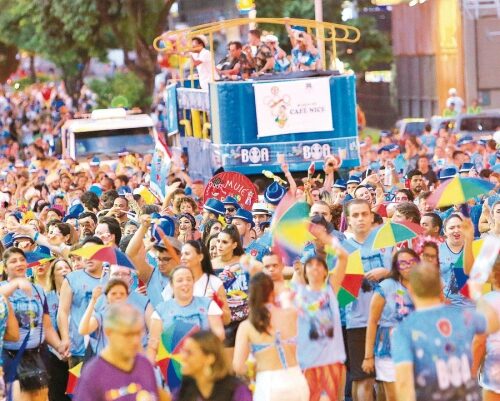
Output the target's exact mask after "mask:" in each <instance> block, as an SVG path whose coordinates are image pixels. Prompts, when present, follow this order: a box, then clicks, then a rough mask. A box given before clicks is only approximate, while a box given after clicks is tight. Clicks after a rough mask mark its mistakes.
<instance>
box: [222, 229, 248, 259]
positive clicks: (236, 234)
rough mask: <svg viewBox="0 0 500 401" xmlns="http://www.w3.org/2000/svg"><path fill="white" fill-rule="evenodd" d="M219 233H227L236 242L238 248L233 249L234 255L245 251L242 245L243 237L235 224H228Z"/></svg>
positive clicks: (239, 254)
mask: <svg viewBox="0 0 500 401" xmlns="http://www.w3.org/2000/svg"><path fill="white" fill-rule="evenodd" d="M219 234H227V235H229V236H230V237H231V240H232V241H233V242H236V248H234V250H233V255H234V256H241V255H243V254H244V253H245V251H244V250H243V245H241V237H240V233H239V232H238V229H237V228H236V226H234V225H233V224H228V225H227V226H226V227H224V228H223V229H222V231H221V232H220V233H219Z"/></svg>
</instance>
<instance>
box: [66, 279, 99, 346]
mask: <svg viewBox="0 0 500 401" xmlns="http://www.w3.org/2000/svg"><path fill="white" fill-rule="evenodd" d="M65 280H68V284H69V286H70V287H71V292H72V293H73V299H72V302H71V310H70V317H69V337H70V342H71V349H70V352H71V355H73V356H85V344H84V340H83V336H82V335H81V334H80V333H79V332H78V326H79V324H80V321H81V320H82V317H83V315H84V313H85V310H86V309H87V306H89V303H90V299H91V298H92V291H93V290H94V288H95V287H96V286H97V285H99V283H100V279H99V278H95V277H92V276H91V275H90V274H88V273H87V272H86V271H85V270H76V271H74V272H71V273H69V274H68V275H67V276H66V277H65Z"/></svg>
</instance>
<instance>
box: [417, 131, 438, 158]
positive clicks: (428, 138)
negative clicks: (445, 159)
mask: <svg viewBox="0 0 500 401" xmlns="http://www.w3.org/2000/svg"><path fill="white" fill-rule="evenodd" d="M420 140H421V141H422V145H424V146H427V151H428V152H427V154H428V155H432V154H434V148H435V147H436V137H435V136H434V135H421V136H420Z"/></svg>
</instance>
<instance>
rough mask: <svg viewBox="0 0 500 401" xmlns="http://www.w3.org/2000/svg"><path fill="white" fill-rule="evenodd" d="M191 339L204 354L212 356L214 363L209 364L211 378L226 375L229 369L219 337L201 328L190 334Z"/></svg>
mask: <svg viewBox="0 0 500 401" xmlns="http://www.w3.org/2000/svg"><path fill="white" fill-rule="evenodd" d="M191 339H192V340H193V341H195V342H196V343H197V344H198V345H199V346H200V348H201V351H202V352H203V353H204V354H205V355H213V356H214V363H213V365H212V366H211V368H212V379H213V380H214V381H215V380H220V379H222V378H224V377H226V376H227V375H228V374H229V372H230V369H229V366H228V363H227V361H226V356H225V353H224V344H223V343H222V341H221V340H220V339H219V337H217V336H216V335H215V334H214V333H212V332H211V331H208V330H202V331H198V332H196V333H194V334H192V335H191Z"/></svg>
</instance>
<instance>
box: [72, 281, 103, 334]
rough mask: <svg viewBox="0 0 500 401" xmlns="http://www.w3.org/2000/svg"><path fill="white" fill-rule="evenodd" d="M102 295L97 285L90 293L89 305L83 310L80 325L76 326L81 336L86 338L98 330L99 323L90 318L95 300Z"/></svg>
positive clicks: (100, 288) (92, 317)
mask: <svg viewBox="0 0 500 401" xmlns="http://www.w3.org/2000/svg"><path fill="white" fill-rule="evenodd" d="M101 294H102V287H101V286H100V285H98V286H97V287H95V288H94V289H93V291H92V298H91V299H90V302H89V305H88V306H87V309H85V313H84V314H83V316H82V320H80V325H79V326H78V332H79V333H80V334H81V335H82V336H86V335H89V334H92V333H93V332H94V331H96V330H97V329H98V328H99V322H98V321H97V319H96V318H95V317H94V316H92V315H93V313H94V309H95V304H96V303H97V300H98V299H99V297H100V296H101Z"/></svg>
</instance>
